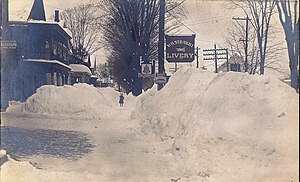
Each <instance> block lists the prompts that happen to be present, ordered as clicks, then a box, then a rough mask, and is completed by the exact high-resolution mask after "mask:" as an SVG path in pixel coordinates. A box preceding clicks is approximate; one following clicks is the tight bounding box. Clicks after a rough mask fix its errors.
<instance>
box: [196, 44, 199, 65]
mask: <svg viewBox="0 0 300 182" xmlns="http://www.w3.org/2000/svg"><path fill="white" fill-rule="evenodd" d="M196 54H197V68H199V47H197V52H196Z"/></svg>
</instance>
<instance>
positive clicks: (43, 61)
mask: <svg viewBox="0 0 300 182" xmlns="http://www.w3.org/2000/svg"><path fill="white" fill-rule="evenodd" d="M23 60H24V61H28V62H36V63H52V64H58V65H60V66H63V67H65V68H68V69H70V70H71V69H72V68H71V67H70V66H68V65H66V64H64V63H62V62H60V61H58V60H46V59H23Z"/></svg>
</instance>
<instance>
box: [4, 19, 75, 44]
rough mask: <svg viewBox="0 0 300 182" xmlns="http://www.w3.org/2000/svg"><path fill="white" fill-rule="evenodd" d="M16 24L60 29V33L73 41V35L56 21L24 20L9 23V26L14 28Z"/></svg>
mask: <svg viewBox="0 0 300 182" xmlns="http://www.w3.org/2000/svg"><path fill="white" fill-rule="evenodd" d="M14 24H21V25H28V24H43V25H50V26H55V27H59V28H58V31H61V32H63V34H65V35H66V36H67V37H68V38H69V39H72V35H70V34H69V33H68V32H67V31H65V29H64V28H63V27H62V26H61V25H60V24H59V23H58V22H55V21H42V20H24V21H9V25H10V26H13V25H14Z"/></svg>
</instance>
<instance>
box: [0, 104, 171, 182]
mask: <svg viewBox="0 0 300 182" xmlns="http://www.w3.org/2000/svg"><path fill="white" fill-rule="evenodd" d="M127 105H128V106H129V104H127ZM131 109H132V108H126V107H125V108H114V114H113V117H112V118H105V119H101V118H100V119H99V118H94V119H86V118H67V117H63V118H59V117H55V116H54V118H52V117H53V116H52V117H49V118H41V117H35V116H33V117H32V116H31V117H28V116H25V117H24V115H23V116H22V117H17V116H13V115H11V114H7V115H6V114H3V115H2V116H3V121H4V122H3V124H4V125H7V126H18V127H21V128H25V129H19V128H18V129H19V130H26V129H27V132H28V133H29V131H30V130H31V133H30V134H28V135H29V136H31V138H32V141H35V142H33V144H36V140H39V139H40V137H41V136H44V137H45V135H47V130H49V129H50V130H51V131H52V134H53V135H51V136H50V135H49V136H48V138H46V137H45V139H44V143H40V145H42V146H41V147H44V149H45V151H43V150H41V151H38V152H34V151H31V153H28V152H27V154H29V155H27V156H26V155H25V154H26V151H27V150H30V149H31V150H35V149H36V148H37V147H36V146H32V145H31V144H30V142H29V141H28V140H26V142H28V143H27V145H25V144H23V145H25V146H23V147H22V148H20V146H19V148H18V149H20V151H19V152H20V154H19V156H16V157H17V158H18V159H19V160H26V161H27V160H28V161H30V163H31V164H33V166H34V167H36V168H38V169H41V170H42V171H43V172H44V171H45V172H46V171H47V173H48V172H58V171H59V173H58V176H57V177H58V178H57V181H61V179H63V177H64V175H65V173H67V172H69V171H72V172H75V173H76V174H78V175H76V176H70V179H69V181H82V180H83V179H84V180H86V176H85V175H87V176H88V177H89V178H90V179H91V180H94V181H99V180H103V181H140V180H141V179H144V180H145V181H147V180H150V181H157V180H159V179H165V180H166V181H168V180H167V179H169V180H170V179H171V178H172V177H176V173H175V169H174V170H173V169H172V168H173V166H172V156H171V155H170V154H168V152H167V150H168V148H169V147H170V145H171V143H170V142H168V141H167V142H159V141H158V142H155V141H154V142H153V141H151V140H150V139H146V138H145V137H144V135H142V134H141V132H140V131H139V130H138V123H133V122H132V121H130V112H131ZM21 118H22V119H21ZM24 118H25V119H24ZM20 120H23V121H22V122H21V123H20ZM24 120H25V121H24ZM4 128H5V127H4ZM28 129H30V130H28ZM2 130H4V131H5V129H2ZM6 130H9V129H6ZM11 130H12V129H11ZM15 130H16V129H15ZM43 130H44V132H43ZM37 131H40V132H37ZM54 131H55V132H54ZM67 131H75V132H80V133H81V135H79V134H77V135H78V136H76V133H75V132H72V134H73V135H72V137H73V138H71V137H69V138H68V137H64V138H62V139H61V138H59V137H62V134H59V133H60V132H65V133H66V132H67ZM33 133H39V135H36V136H33V135H32V134H33ZM48 133H51V132H48ZM83 133H84V134H85V135H83ZM7 134H9V132H7V131H6V132H2V136H3V140H6V139H7V140H8V141H4V142H3V147H4V148H5V145H4V144H6V143H8V142H15V141H18V140H19V141H20V142H22V141H24V138H16V137H18V136H19V137H20V135H13V134H12V136H11V137H15V138H14V140H15V141H11V140H10V138H9V137H6V135H7ZM66 135H67V134H66ZM86 135H87V136H86ZM75 136H76V137H75ZM22 137H24V136H22ZM80 137H82V138H80ZM84 137H89V138H90V140H89V141H81V140H83V139H84ZM51 138H52V140H51ZM53 138H56V140H55V139H54V140H55V143H56V144H55V143H51V141H53ZM75 140H77V141H75ZM80 141H81V142H80ZM70 142H72V143H73V142H77V143H78V146H77V147H78V148H76V146H73V147H70V146H71V144H70ZM86 142H88V143H87V144H86ZM89 142H90V143H91V144H89ZM51 144H52V145H58V144H59V145H60V146H61V147H62V148H54V149H53V148H51V147H53V146H51ZM79 144H81V145H85V146H79ZM47 145H49V146H47ZM84 147H86V148H84ZM79 148H81V150H83V151H87V150H88V149H91V150H92V151H91V152H89V153H88V154H86V152H84V153H83V152H82V153H81V154H80V155H76V152H77V149H78V150H79ZM46 150H52V151H51V152H49V151H46ZM55 151H56V153H55ZM68 151H69V152H71V154H69V155H68V154H67V152H68ZM22 152H23V154H22ZM64 152H65V153H64ZM72 152H73V153H72ZM78 152H80V151H78ZM78 152H77V153H78ZM24 153H25V154H24ZM59 154H61V155H62V156H59ZM72 157H73V158H72ZM5 165H8V166H9V165H13V164H9V163H7V164H5ZM5 167H6V166H5ZM87 167H88V168H87ZM9 169H10V168H9V167H8V168H4V171H3V173H2V174H4V175H2V177H4V181H6V180H8V181H15V180H16V178H15V177H16V176H10V175H8V174H6V172H7V173H10V172H12V173H14V171H15V168H11V169H12V170H13V171H10V170H9ZM6 170H7V171H6ZM24 170H25V171H23V172H24V173H23V172H20V173H19V174H23V175H24V176H23V177H26V178H24V179H30V180H29V181H35V180H36V181H40V180H39V179H40V178H36V176H35V177H34V178H30V176H31V175H29V174H30V173H28V172H29V171H27V170H31V169H30V168H29V169H24ZM84 171H86V172H84ZM87 171H88V172H87ZM82 172H84V175H82ZM47 173H44V174H40V175H41V177H42V178H45V176H44V175H46V174H47ZM59 174H61V176H60V175H59ZM78 176H79V177H80V176H82V178H78ZM6 177H8V179H5V178H6ZM73 177H74V178H73ZM18 178H19V179H20V178H21V176H18ZM71 179H72V180H71Z"/></svg>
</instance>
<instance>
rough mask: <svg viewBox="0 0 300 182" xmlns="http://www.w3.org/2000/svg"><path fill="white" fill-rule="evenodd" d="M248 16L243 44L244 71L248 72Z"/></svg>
mask: <svg viewBox="0 0 300 182" xmlns="http://www.w3.org/2000/svg"><path fill="white" fill-rule="evenodd" d="M248 29H249V17H248V15H247V17H246V38H245V39H246V40H245V41H246V45H245V72H246V73H247V72H248V32H249V30H248Z"/></svg>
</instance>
